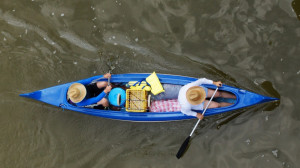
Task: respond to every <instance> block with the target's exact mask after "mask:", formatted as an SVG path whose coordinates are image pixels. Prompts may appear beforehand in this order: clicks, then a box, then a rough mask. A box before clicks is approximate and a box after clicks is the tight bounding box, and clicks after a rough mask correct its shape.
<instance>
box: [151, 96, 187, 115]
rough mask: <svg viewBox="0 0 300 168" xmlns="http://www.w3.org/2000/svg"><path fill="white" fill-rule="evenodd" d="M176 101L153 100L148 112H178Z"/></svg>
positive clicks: (178, 105) (178, 107)
mask: <svg viewBox="0 0 300 168" xmlns="http://www.w3.org/2000/svg"><path fill="white" fill-rule="evenodd" d="M180 109H181V108H180V104H179V102H178V99H171V100H155V101H153V102H151V106H150V108H149V111H150V112H174V111H180Z"/></svg>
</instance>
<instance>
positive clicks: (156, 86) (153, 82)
mask: <svg viewBox="0 0 300 168" xmlns="http://www.w3.org/2000/svg"><path fill="white" fill-rule="evenodd" d="M146 81H147V82H148V83H149V84H150V86H151V92H152V94H153V95H157V94H159V93H161V92H164V91H165V90H164V88H163V87H162V85H161V83H160V81H159V79H158V77H157V75H156V73H155V72H153V73H152V74H151V75H150V76H148V77H147V78H146Z"/></svg>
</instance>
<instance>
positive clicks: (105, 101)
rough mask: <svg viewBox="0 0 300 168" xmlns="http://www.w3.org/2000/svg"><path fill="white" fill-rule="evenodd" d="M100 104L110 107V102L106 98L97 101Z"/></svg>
mask: <svg viewBox="0 0 300 168" xmlns="http://www.w3.org/2000/svg"><path fill="white" fill-rule="evenodd" d="M97 104H98V105H102V106H103V107H108V106H109V102H108V100H107V99H106V98H103V99H101V100H100V101H98V102H97Z"/></svg>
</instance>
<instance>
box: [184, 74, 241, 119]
mask: <svg viewBox="0 0 300 168" xmlns="http://www.w3.org/2000/svg"><path fill="white" fill-rule="evenodd" d="M202 84H214V85H216V86H218V87H219V86H222V82H221V81H217V82H214V81H212V80H209V79H206V78H200V79H198V80H197V81H195V82H191V83H189V84H186V85H185V86H183V87H182V88H181V89H180V91H179V94H178V102H179V104H180V107H181V112H182V113H184V114H186V115H189V116H195V117H197V118H198V119H203V115H202V114H201V113H197V112H195V111H193V110H203V109H204V108H205V107H206V105H207V104H208V102H209V101H208V100H206V98H210V97H211V96H212V95H213V93H214V90H212V89H208V88H205V87H203V86H201V85H202ZM214 97H224V98H233V99H235V98H236V97H235V95H233V94H231V93H228V92H224V91H217V92H216V94H215V96H214ZM228 105H231V103H226V102H221V103H218V102H214V101H211V103H210V104H209V106H208V108H218V107H224V106H228Z"/></svg>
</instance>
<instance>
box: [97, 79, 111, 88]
mask: <svg viewBox="0 0 300 168" xmlns="http://www.w3.org/2000/svg"><path fill="white" fill-rule="evenodd" d="M107 85H108V82H106V81H101V82H97V87H98V88H99V89H101V88H104V87H106V86H107Z"/></svg>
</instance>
